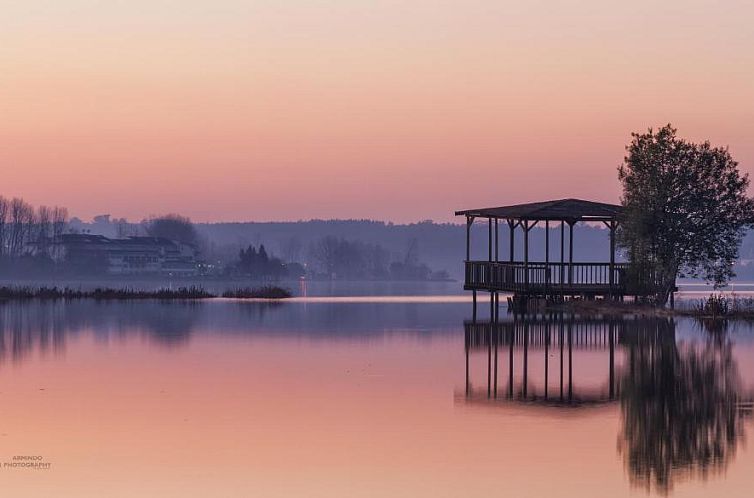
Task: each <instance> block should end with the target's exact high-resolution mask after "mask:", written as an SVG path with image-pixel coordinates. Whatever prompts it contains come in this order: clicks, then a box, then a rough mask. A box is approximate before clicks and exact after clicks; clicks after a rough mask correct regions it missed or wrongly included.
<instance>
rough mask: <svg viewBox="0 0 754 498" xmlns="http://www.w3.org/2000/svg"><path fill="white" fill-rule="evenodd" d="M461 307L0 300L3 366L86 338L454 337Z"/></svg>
mask: <svg viewBox="0 0 754 498" xmlns="http://www.w3.org/2000/svg"><path fill="white" fill-rule="evenodd" d="M458 310H459V307H458V305H452V306H447V303H442V302H437V303H429V304H426V305H422V306H416V305H415V304H413V303H394V302H358V303H339V302H334V303H333V302H316V301H315V302H312V303H306V302H297V303H291V304H280V303H268V302H258V301H255V302H244V301H233V300H228V301H222V302H213V303H207V302H201V301H171V302H161V301H121V302H107V301H101V302H97V301H93V300H78V301H69V302H63V301H58V302H54V301H48V302H25V303H21V302H13V301H8V302H0V361H2V360H7V359H12V360H14V361H21V360H23V359H24V358H25V357H26V356H27V355H28V354H30V353H32V352H34V351H38V352H41V353H45V352H47V351H58V352H60V351H62V350H63V349H64V347H65V344H66V341H67V340H68V339H71V338H73V337H76V336H78V335H80V334H82V333H92V334H94V335H95V336H96V337H97V338H98V339H100V340H103V341H106V340H110V339H117V338H125V337H127V336H141V337H144V338H147V339H148V340H149V341H150V342H151V343H153V344H156V345H159V346H165V347H183V346H185V345H186V344H187V343H188V341H189V340H190V338H191V337H192V336H193V335H195V334H197V333H210V334H233V335H237V334H240V335H275V336H285V335H291V334H294V335H302V336H306V337H307V338H310V339H316V338H321V339H326V338H333V337H349V338H352V339H354V340H369V339H370V338H373V337H375V336H377V335H381V334H386V333H393V332H410V333H424V332H426V333H430V332H431V333H432V334H437V333H451V332H453V331H455V329H456V325H455V324H457V319H458V318H457V317H458Z"/></svg>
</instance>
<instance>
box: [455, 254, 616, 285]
mask: <svg viewBox="0 0 754 498" xmlns="http://www.w3.org/2000/svg"><path fill="white" fill-rule="evenodd" d="M610 266H611V265H610V263H572V264H569V263H560V262H557V263H542V262H529V263H528V264H524V263H523V262H521V261H514V262H507V261H506V262H503V261H500V262H489V261H466V280H465V285H466V288H467V289H479V290H496V291H508V292H524V293H530V292H553V293H556V292H558V291H564V292H580V291H583V292H590V291H600V292H604V291H614V292H620V291H622V290H623V289H624V287H625V281H626V270H627V265H626V264H625V263H614V264H613V265H612V266H613V268H612V271H611V269H610Z"/></svg>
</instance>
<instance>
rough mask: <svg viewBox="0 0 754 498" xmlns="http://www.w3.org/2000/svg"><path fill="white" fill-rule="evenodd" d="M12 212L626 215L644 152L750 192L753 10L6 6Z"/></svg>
mask: <svg viewBox="0 0 754 498" xmlns="http://www.w3.org/2000/svg"><path fill="white" fill-rule="evenodd" d="M0 10H1V11H2V15H0V172H2V179H1V180H0V194H2V195H4V196H6V197H14V196H20V197H23V198H25V199H26V200H27V201H29V202H31V203H33V204H47V205H62V206H66V207H67V208H68V209H69V211H70V213H71V214H72V215H75V216H79V217H81V218H84V219H88V218H91V217H92V216H94V215H98V214H105V213H108V214H111V215H113V216H117V217H127V218H129V219H132V220H140V219H142V218H145V217H148V216H151V215H158V214H163V213H167V212H179V213H182V214H185V215H188V216H190V217H191V218H192V219H194V220H196V221H241V220H258V221H263V220H299V219H311V218H374V219H381V220H391V221H395V222H412V221H419V220H425V219H433V220H436V221H454V217H453V211H454V210H457V209H464V208H475V207H482V206H490V205H504V204H511V203H518V202H528V201H537V200H544V199H550V198H563V197H581V198H586V199H593V200H599V201H605V202H617V201H618V200H619V196H620V186H619V184H618V181H617V174H616V168H617V167H618V165H619V164H620V163H621V161H622V159H623V155H624V148H625V145H626V144H627V143H628V142H629V140H630V134H631V132H633V131H644V130H646V129H647V128H648V127H655V128H656V127H659V126H662V125H663V124H666V123H668V122H671V123H673V124H674V125H675V126H676V127H677V128H678V129H679V134H680V135H682V136H684V137H687V138H689V139H691V140H695V141H696V140H704V139H709V140H710V141H712V143H713V144H716V145H727V146H729V147H730V150H731V153H732V154H733V156H734V158H736V159H737V160H738V161H739V162H740V164H741V168H742V169H743V170H744V171H747V172H752V171H754V140H752V136H753V135H754V50H752V47H754V30H752V29H751V21H752V19H754V2H751V1H735V0H734V1H726V2H725V4H724V6H723V5H722V4H720V3H719V2H714V1H697V0H684V1H676V0H672V1H665V2H654V1H645V0H636V1H632V2H606V1H604V0H583V1H569V2H566V1H557V0H550V1H536V0H533V1H526V2H521V1H515V2H514V1H510V2H509V1H504V0H463V1H460V0H459V1H447V0H411V1H410V2H406V1H405V0H403V1H397V0H396V1H392V0H391V1H365V0H260V1H236V0H212V1H199V0H122V1H121V0H108V1H105V0H100V1H95V0H66V1H60V0H35V1H33V2H30V1H28V0H0Z"/></svg>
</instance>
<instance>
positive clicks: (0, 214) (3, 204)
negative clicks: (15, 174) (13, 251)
mask: <svg viewBox="0 0 754 498" xmlns="http://www.w3.org/2000/svg"><path fill="white" fill-rule="evenodd" d="M8 211H9V202H8V199H6V198H5V197H2V196H0V257H2V256H5V255H7V253H8Z"/></svg>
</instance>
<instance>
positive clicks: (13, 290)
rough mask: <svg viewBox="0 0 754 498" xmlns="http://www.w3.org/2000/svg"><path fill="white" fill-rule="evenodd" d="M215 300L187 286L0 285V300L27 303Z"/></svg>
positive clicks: (269, 294) (241, 292)
mask: <svg viewBox="0 0 754 498" xmlns="http://www.w3.org/2000/svg"><path fill="white" fill-rule="evenodd" d="M216 297H218V296H217V295H216V294H213V293H211V292H209V291H207V290H205V289H204V288H203V287H200V286H194V285H192V286H190V287H178V288H175V289H168V288H162V289H155V290H142V289H131V288H122V289H113V288H107V287H97V288H95V289H90V290H82V289H75V288H72V287H57V286H53V287H44V286H41V287H32V286H3V287H0V300H28V299H44V300H49V299H96V300H103V301H104V300H136V299H159V300H173V299H211V298H216ZM222 297H238V298H264V299H284V298H287V297H291V293H290V291H288V290H287V289H283V288H281V287H275V286H263V287H258V288H242V289H234V290H228V291H225V292H223V293H222Z"/></svg>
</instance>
